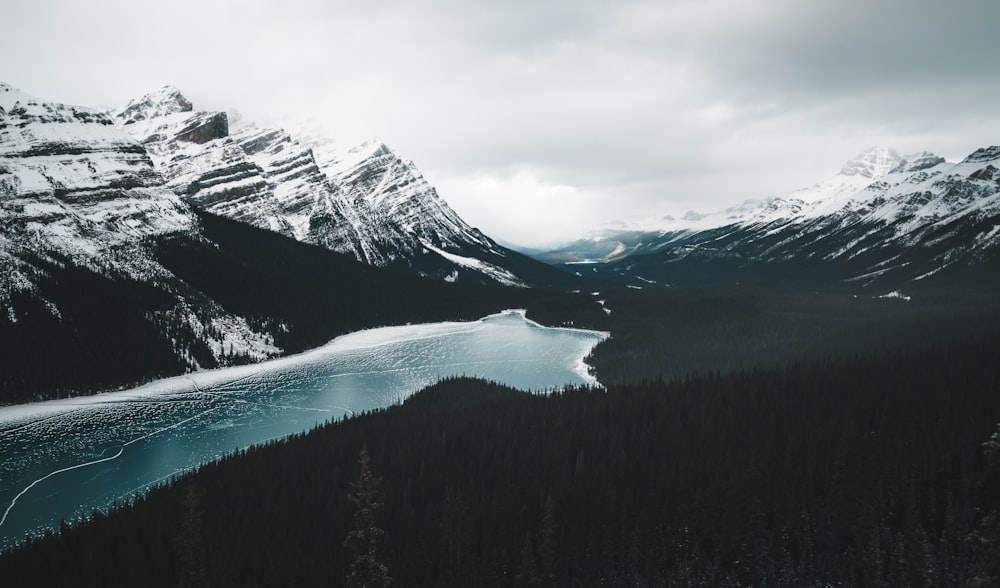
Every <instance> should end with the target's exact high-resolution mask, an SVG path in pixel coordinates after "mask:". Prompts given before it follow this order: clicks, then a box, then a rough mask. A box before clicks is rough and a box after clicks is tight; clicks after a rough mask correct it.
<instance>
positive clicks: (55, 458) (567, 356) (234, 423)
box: [0, 311, 606, 548]
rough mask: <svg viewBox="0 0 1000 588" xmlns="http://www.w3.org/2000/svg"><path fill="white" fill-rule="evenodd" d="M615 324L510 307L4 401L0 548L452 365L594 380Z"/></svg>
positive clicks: (482, 373)
mask: <svg viewBox="0 0 1000 588" xmlns="http://www.w3.org/2000/svg"><path fill="white" fill-rule="evenodd" d="M605 336H606V334H604V333H597V332H593V331H582V330H575V329H554V328H546V327H542V326H540V325H538V324H536V323H534V322H532V321H529V320H527V319H525V318H524V315H523V313H521V312H520V311H506V312H503V313H500V314H496V315H492V316H489V317H486V318H484V319H481V320H479V321H475V322H466V323H434V324H425V325H407V326H401V327H387V328H382V329H372V330H369V331H361V332H358V333H352V334H350V335H345V336H343V337H338V338H337V339H335V340H334V341H332V342H331V343H329V344H327V345H325V346H323V347H320V348H318V349H314V350H312V351H309V352H306V353H303V354H301V355H297V356H294V357H288V358H282V359H278V360H274V361H270V362H266V363H263V364H257V365H253V366H241V367H236V368H227V369H222V370H214V371H207V372H199V373H195V374H190V375H187V376H180V377H176V378H170V379H167V380H161V381H158V382H153V383H151V384H148V385H146V386H142V387H140V388H136V389H134V390H128V391H123V392H114V393H109V394H101V395H98V396H90V397H83V398H75V399H68V400H57V401H51V402H40V403H33V404H26V405H19V406H10V407H3V408H0V548H3V547H8V546H10V545H13V544H14V543H16V542H17V541H20V540H21V539H23V538H24V536H25V534H34V533H40V532H43V531H44V530H45V529H47V528H55V527H57V526H58V525H59V521H60V519H61V518H65V519H66V520H67V521H71V520H74V519H76V518H77V517H79V516H82V515H85V514H89V513H90V512H92V511H93V510H95V509H104V508H107V507H108V506H109V505H111V504H112V502H113V501H116V500H117V501H124V500H128V499H129V498H130V497H131V496H133V495H134V494H135V493H136V492H140V491H143V490H144V489H146V488H147V487H149V486H150V485H152V484H155V483H157V482H160V481H163V480H167V479H169V478H170V477H171V476H173V475H174V474H177V473H178V472H182V471H184V470H186V469H189V468H192V467H194V466H196V465H198V464H200V463H204V462H207V461H210V460H212V459H214V458H217V457H220V456H222V455H224V454H225V453H228V452H231V451H233V450H236V449H240V448H244V447H247V446H249V445H252V444H255V443H261V442H264V441H267V440H270V439H275V438H280V437H284V436H286V435H289V434H292V433H298V432H301V431H305V430H308V429H310V428H312V427H313V426H315V425H316V424H318V423H322V422H324V421H327V420H330V419H334V418H338V417H340V416H342V415H345V414H351V413H352V412H360V411H365V410H369V409H373V408H379V407H385V406H389V405H391V404H394V403H396V402H398V401H401V400H403V399H404V398H406V397H407V396H409V395H411V394H413V393H414V392H416V391H417V390H419V389H421V388H423V387H425V386H427V385H430V384H433V383H434V382H436V381H438V380H439V379H441V378H444V377H447V376H461V375H466V376H476V377H482V378H486V379H490V380H495V381H497V382H501V383H505V384H508V385H510V386H514V387H517V388H520V389H525V390H536V391H542V390H546V389H552V388H557V387H561V386H563V385H567V384H584V383H595V382H594V380H593V378H592V377H591V376H590V375H589V374H588V373H587V370H586V365H585V364H584V363H583V358H584V357H585V356H586V355H587V354H588V353H589V352H590V350H591V349H592V348H593V347H594V345H596V344H597V343H598V342H599V341H601V340H602V339H603V338H604V337H605Z"/></svg>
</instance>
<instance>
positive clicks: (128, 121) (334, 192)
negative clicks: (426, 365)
mask: <svg viewBox="0 0 1000 588" xmlns="http://www.w3.org/2000/svg"><path fill="white" fill-rule="evenodd" d="M189 105H190V102H189V101H187V100H186V99H185V98H183V96H181V94H180V92H178V91H177V90H176V89H173V88H169V87H167V88H164V89H161V90H159V91H157V92H154V93H152V94H150V95H147V96H145V97H143V98H141V99H139V100H136V101H133V102H132V103H130V104H129V106H127V107H126V108H125V109H123V110H122V111H120V112H118V113H117V114H116V115H115V117H116V120H117V122H118V124H119V125H120V126H121V127H122V129H124V130H125V131H126V132H128V133H129V134H130V135H131V136H132V137H133V138H135V139H136V140H138V141H140V142H141V143H142V144H143V145H145V146H146V148H147V149H148V150H149V152H150V154H151V156H152V158H153V162H154V164H155V166H156V168H157V169H158V170H159V171H160V172H161V173H162V174H163V176H164V177H165V178H166V180H167V183H168V185H169V187H170V188H171V189H172V190H174V192H176V193H177V194H178V195H180V196H181V197H182V198H184V199H185V200H187V201H188V202H190V203H192V204H194V205H196V206H199V207H202V208H205V209H206V210H208V211H210V212H212V213H215V214H219V215H222V216H227V217H229V218H233V219H236V220H239V221H242V222H247V223H250V224H253V225H256V226H259V227H262V228H267V229H270V230H274V231H277V232H279V233H283V234H285V235H288V236H290V237H293V238H295V239H298V240H300V241H304V242H307V243H312V244H316V245H321V246H323V247H326V248H328V249H332V250H334V251H338V252H341V253H346V254H349V255H352V256H354V257H355V258H356V259H358V260H360V261H363V262H365V263H369V264H371V265H376V266H381V267H396V268H400V269H407V270H410V271H414V272H417V273H421V274H425V275H430V276H435V277H438V278H447V279H451V280H454V279H472V280H475V281H487V282H500V283H504V284H512V285H520V284H523V283H524V282H525V280H523V279H521V278H519V277H518V276H517V275H516V270H513V269H511V268H509V267H505V259H506V258H507V257H508V256H509V255H508V254H510V253H511V252H508V251H506V250H505V249H503V248H502V247H500V246H498V245H497V244H496V243H494V242H493V241H492V240H490V239H489V238H488V237H486V236H485V235H483V234H482V233H480V232H479V231H478V230H476V229H473V228H472V227H470V226H468V225H467V224H466V223H465V222H464V221H463V220H462V219H461V218H460V217H459V216H458V215H457V214H455V212H454V211H453V210H451V208H450V207H449V206H448V205H447V203H446V202H445V201H444V200H443V199H442V198H441V197H440V196H439V195H438V194H437V192H436V191H435V190H434V188H433V187H432V186H430V184H428V183H427V181H426V180H425V179H424V177H423V176H422V175H421V174H420V172H419V170H418V169H417V168H416V166H415V165H414V164H413V162H411V161H408V160H405V159H403V158H402V157H400V156H399V155H398V154H396V153H395V152H393V151H392V150H391V149H390V148H389V147H387V146H386V145H384V144H382V143H379V142H370V143H365V144H362V145H359V146H356V147H353V148H349V149H345V148H342V147H341V146H339V145H336V144H334V143H333V142H331V141H326V140H323V139H311V140H309V141H306V142H302V141H299V140H297V139H295V138H294V137H292V136H291V135H289V133H287V132H286V131H284V130H282V129H276V128H266V127H260V126H258V125H255V124H253V123H251V122H249V121H245V120H235V121H229V120H228V119H227V118H226V115H225V114H224V113H212V112H200V111H195V110H194V109H193V108H189ZM222 121H225V123H223V122H222Z"/></svg>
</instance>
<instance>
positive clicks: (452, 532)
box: [0, 337, 1000, 586]
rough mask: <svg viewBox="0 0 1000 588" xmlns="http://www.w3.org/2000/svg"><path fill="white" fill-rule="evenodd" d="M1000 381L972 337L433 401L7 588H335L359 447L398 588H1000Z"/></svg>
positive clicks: (454, 382) (27, 569) (273, 447)
mask: <svg viewBox="0 0 1000 588" xmlns="http://www.w3.org/2000/svg"><path fill="white" fill-rule="evenodd" d="M997 365H1000V342H998V340H997V338H996V337H983V338H975V339H972V340H967V341H964V342H954V341H952V342H944V343H940V344H935V345H930V346H924V347H922V348H921V349H919V350H907V351H898V352H893V353H882V354H878V355H865V356H860V355H859V356H854V357H847V358H839V359H823V360H816V361H810V362H801V363H791V364H787V365H785V366H784V367H780V368H773V369H766V370H765V369H754V370H745V371H740V372H734V373H731V374H728V375H718V374H705V375H702V376H694V375H692V376H687V377H684V378H677V379H673V380H670V381H664V380H650V381H646V382H641V383H632V384H613V385H610V386H608V387H607V389H594V388H573V389H568V390H564V391H560V392H556V393H552V394H549V395H530V394H526V393H522V392H518V391H515V390H512V389H509V388H506V387H503V386H499V385H497V384H493V383H488V382H483V381H478V380H467V379H451V380H446V381H443V382H440V383H439V384H437V385H434V386H432V387H430V388H428V389H425V390H423V391H421V392H419V393H418V394H416V395H414V396H413V397H411V398H410V399H408V400H407V401H406V402H404V403H403V404H401V405H397V406H393V407H390V408H388V409H384V410H379V411H375V412H371V413H366V414H363V415H358V416H355V417H352V418H348V419H343V420H340V421H337V422H333V423H329V424H327V425H325V426H322V427H319V428H317V429H315V430H313V431H311V432H309V433H306V434H302V435H297V436H294V437H292V438H289V439H286V440H282V441H277V442H273V443H270V444H268V445H264V446H258V447H253V448H250V449H247V450H244V451H240V452H237V453H235V454H233V455H230V456H228V457H226V458H224V459H222V460H220V461H218V462H214V463H211V464H208V465H205V466H202V467H201V468H199V469H198V470H197V471H196V472H193V473H191V474H189V475H187V476H185V477H184V478H183V479H181V480H179V481H177V482H175V483H173V484H170V485H164V486H161V487H157V488H155V489H153V490H151V491H150V492H149V493H148V495H145V496H139V497H137V498H136V499H135V500H134V501H133V502H132V503H130V504H127V505H121V506H119V507H117V508H115V509H114V510H113V512H111V513H95V514H94V515H93V516H92V517H90V518H89V520H87V521H83V522H78V523H73V524H69V525H66V526H65V528H64V529H63V530H62V532H61V533H58V534H50V535H49V536H45V537H42V538H37V539H33V540H31V541H29V542H28V543H27V544H25V545H24V546H22V547H20V548H18V549H15V550H13V551H10V552H7V553H5V554H3V555H2V556H0V577H4V578H17V579H18V581H19V582H21V581H23V585H32V584H34V585H44V586H63V585H67V586H68V585H74V586H79V585H91V584H93V585H101V586H118V585H145V586H176V585H178V583H179V582H180V581H181V579H182V576H184V574H187V572H186V571H185V570H189V569H190V568H191V565H192V564H191V562H194V565H195V566H197V569H198V570H201V571H199V572H198V573H196V574H194V575H193V576H192V575H190V574H188V576H190V577H195V578H199V579H200V580H199V581H201V580H203V581H204V585H211V586H273V585H288V586H294V585H299V586H313V585H319V584H323V585H334V586H336V585H345V582H347V579H348V576H349V570H350V569H352V568H351V562H352V561H356V556H353V558H352V555H351V553H350V552H349V549H348V545H350V544H351V542H350V541H349V540H348V538H349V537H350V536H351V535H350V534H351V533H352V532H353V531H352V529H355V525H354V521H356V517H357V512H356V507H357V502H356V500H355V502H353V503H352V501H351V500H349V499H348V496H349V495H352V496H354V497H355V499H357V496H358V494H357V492H358V488H359V486H358V482H357V481H358V480H359V479H363V476H360V475H359V473H360V472H361V470H362V469H363V468H362V466H361V465H360V464H359V461H358V455H359V452H361V450H362V448H365V449H366V453H367V455H368V462H367V463H368V465H367V466H365V467H370V469H371V472H374V473H373V474H372V475H374V476H377V477H380V478H381V489H380V492H379V495H378V498H377V502H379V503H380V504H381V506H380V508H378V509H377V513H376V515H375V518H374V519H373V520H374V521H375V524H376V526H377V527H378V529H380V530H381V531H382V532H384V534H381V533H377V534H376V535H372V536H366V537H363V538H362V539H364V541H368V540H369V539H373V540H374V539H377V541H376V543H377V548H378V555H379V557H378V564H379V565H384V566H385V569H386V571H387V574H388V575H391V576H392V578H393V584H394V585H399V586H598V585H605V586H606V585H610V586H674V585H678V586H683V585H706V586H747V585H754V586H764V585H769V586H772V585H777V586H826V585H851V586H955V585H975V584H977V583H978V584H979V585H984V586H987V585H995V584H996V582H998V581H1000V575H998V574H1000V570H998V569H997V566H998V564H997V562H998V561H1000V560H998V558H997V555H998V553H1000V551H998V550H1000V524H998V521H1000V514H998V511H1000V431H998V429H997V426H998V423H1000V370H997V368H996V366H997ZM352 482H353V483H354V485H353V486H352ZM192 496H193V497H194V498H192ZM192 528H194V529H195V531H191V529H192ZM192 537H193V538H194V539H191V538H192ZM184 538H187V539H184ZM191 545H196V546H198V547H197V548H196V549H191V548H190V546H191ZM185 546H188V547H185ZM188 576H184V577H188Z"/></svg>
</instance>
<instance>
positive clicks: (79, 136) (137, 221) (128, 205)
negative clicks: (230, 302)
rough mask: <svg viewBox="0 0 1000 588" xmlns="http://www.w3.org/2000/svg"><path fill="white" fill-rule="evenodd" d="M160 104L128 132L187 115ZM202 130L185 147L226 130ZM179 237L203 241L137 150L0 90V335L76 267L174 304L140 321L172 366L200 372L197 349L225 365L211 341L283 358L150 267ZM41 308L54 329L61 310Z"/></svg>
mask: <svg viewBox="0 0 1000 588" xmlns="http://www.w3.org/2000/svg"><path fill="white" fill-rule="evenodd" d="M166 95H167V96H168V97H169V100H167V101H166V102H164V103H161V104H157V105H151V103H146V104H145V105H144V106H143V107H142V108H140V107H138V106H135V105H133V106H132V107H131V110H130V111H129V115H128V117H129V119H130V120H131V123H130V124H129V126H132V125H136V124H143V123H144V122H145V121H146V120H147V119H148V118H147V117H148V115H149V113H150V109H152V111H157V112H159V111H170V112H172V114H171V115H169V116H178V115H180V116H183V115H184V113H185V112H189V111H190V104H189V103H186V101H185V100H183V97H182V96H180V95H179V93H177V94H173V93H166ZM185 108H186V109H187V110H186V111H185V110H184V109H185ZM208 122H209V124H208V125H201V126H195V127H192V132H193V134H192V135H191V137H192V140H194V139H198V138H207V137H206V135H204V134H203V133H209V134H210V133H217V132H218V131H219V125H220V124H221V125H222V126H223V127H224V125H225V119H224V118H223V119H222V120H221V123H220V122H219V119H218V118H217V117H216V118H215V119H214V122H213V119H212V118H209V119H208ZM199 129H208V130H206V131H200V130H199ZM208 140H211V139H208ZM177 237H179V238H183V239H191V240H198V239H202V238H203V237H202V236H201V233H200V228H199V226H198V222H197V220H196V217H195V215H194V212H193V211H192V210H191V207H190V206H189V205H188V204H186V203H185V202H184V201H183V200H182V199H181V198H180V197H179V196H178V195H177V194H176V193H175V192H174V191H173V190H171V189H170V187H169V186H168V185H167V184H166V183H165V182H164V179H163V176H162V175H161V174H160V173H159V172H158V171H157V169H156V168H155V167H154V165H153V161H152V159H151V158H150V155H149V153H148V152H147V150H146V148H145V147H144V146H143V145H142V144H141V143H139V142H137V141H136V140H135V139H133V138H132V137H131V136H130V135H129V134H128V133H126V132H125V131H124V130H122V128H120V127H118V126H116V125H115V121H114V120H113V119H112V117H111V116H110V115H108V114H106V113H103V112H100V111H98V110H93V109H89V108H82V107H78V106H68V105H64V104H57V103H53V102H46V101H44V100H40V99H37V98H34V97H32V96H29V95H28V94H25V93H24V92H21V91H19V90H17V89H16V88H13V87H11V86H8V85H5V84H0V308H3V309H4V310H5V315H3V316H0V323H2V322H3V321H7V322H8V323H9V324H15V323H17V322H18V321H20V320H22V318H23V317H24V316H30V312H31V311H30V310H29V311H28V315H23V311H24V309H22V308H19V307H17V306H16V305H15V304H14V303H13V300H14V299H15V298H17V299H19V300H24V299H25V298H32V297H33V298H35V299H36V300H37V299H39V298H41V296H42V295H43V294H42V292H43V290H40V289H39V284H41V283H45V282H46V280H47V278H48V277H49V276H50V273H51V272H52V271H55V270H54V269H53V268H60V269H65V268H68V267H74V268H82V269H84V270H88V271H90V272H93V273H96V274H98V275H100V276H103V277H105V278H108V279H110V280H111V281H113V282H127V283H133V284H134V283H140V284H144V285H145V286H147V287H148V288H149V289H150V290H157V291H159V292H160V293H161V294H162V299H163V300H167V301H169V300H174V304H175V306H173V307H172V308H160V309H158V310H156V311H155V312H150V313H149V315H148V316H147V317H146V319H147V320H148V321H149V322H150V323H151V324H152V326H153V327H154V328H157V329H159V330H161V332H162V333H163V336H164V337H165V338H166V339H168V340H172V341H173V342H172V345H173V348H174V351H175V352H176V354H177V357H178V360H179V361H180V362H181V363H182V364H186V365H187V366H188V367H189V368H191V369H197V368H198V367H199V364H198V362H197V361H196V360H195V359H194V356H195V354H194V353H193V352H192V349H193V348H194V346H199V345H200V346H202V347H203V348H207V349H209V350H210V351H209V352H208V353H210V354H212V355H213V356H215V357H214V359H215V361H216V362H218V363H224V362H225V361H226V359H225V358H224V357H223V352H222V349H223V346H222V343H220V341H229V340H235V339H237V338H238V339H239V340H241V341H246V342H248V343H247V349H248V353H247V357H248V358H251V359H264V358H266V357H271V356H273V355H276V354H278V353H280V351H281V350H280V349H278V348H276V347H274V346H273V345H271V343H270V341H271V340H270V339H269V335H267V334H264V333H258V332H255V331H254V330H253V329H252V328H250V326H249V325H248V324H247V322H246V321H245V320H244V319H243V318H242V317H238V316H234V315H231V314H229V313H227V312H226V311H225V310H224V309H222V308H221V307H219V305H217V304H215V303H214V302H213V301H212V300H211V299H209V298H208V297H207V296H205V295H203V294H200V293H198V292H197V291H194V290H192V289H191V288H190V287H189V286H187V285H186V284H184V283H182V282H181V281H180V280H179V279H177V278H176V277H175V276H174V275H173V274H172V273H171V272H170V271H168V270H167V269H166V268H164V267H163V266H162V265H161V264H160V263H159V261H158V260H157V256H156V253H155V248H156V245H157V243H158V242H159V241H160V240H163V239H169V238H177ZM50 286H51V284H50ZM42 302H43V303H44V306H45V307H46V308H47V309H48V311H49V312H50V313H51V315H52V317H53V318H54V319H55V320H59V319H60V316H61V315H60V312H61V311H60V308H59V307H58V306H57V305H56V304H54V303H51V302H47V301H45V300H44V299H42ZM230 347H231V345H230ZM202 357H204V354H202Z"/></svg>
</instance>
